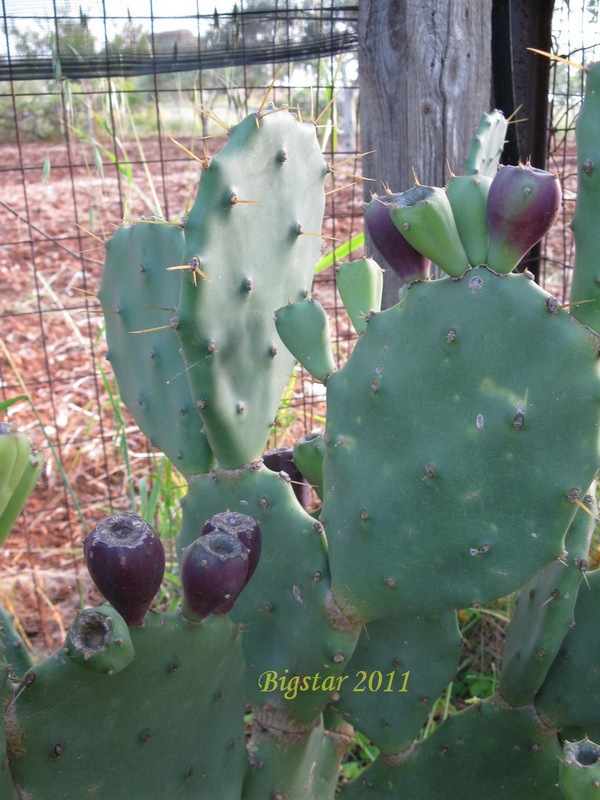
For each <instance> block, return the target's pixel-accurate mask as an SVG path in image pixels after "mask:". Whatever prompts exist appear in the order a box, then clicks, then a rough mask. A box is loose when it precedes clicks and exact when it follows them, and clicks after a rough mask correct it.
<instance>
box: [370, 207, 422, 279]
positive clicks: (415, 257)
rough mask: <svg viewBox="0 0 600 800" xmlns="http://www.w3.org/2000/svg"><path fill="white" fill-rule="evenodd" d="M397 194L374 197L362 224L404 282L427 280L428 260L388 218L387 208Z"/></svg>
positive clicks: (388, 211)
mask: <svg viewBox="0 0 600 800" xmlns="http://www.w3.org/2000/svg"><path fill="white" fill-rule="evenodd" d="M399 196H400V195H399V194H385V195H383V196H382V197H378V196H375V197H373V199H372V200H371V202H370V203H368V204H367V207H366V208H365V222H366V224H367V228H368V230H369V236H370V237H371V241H372V242H373V244H374V245H375V247H376V248H377V250H379V252H380V253H381V255H382V256H383V257H384V258H385V260H386V261H387V263H388V264H389V266H390V267H391V268H392V269H393V270H394V272H395V273H396V274H397V275H398V276H399V277H400V278H402V280H403V281H406V282H407V283H409V282H410V281H414V280H417V279H419V278H426V277H427V276H428V275H429V270H430V268H431V261H430V260H429V259H428V258H425V256H424V255H422V254H421V253H419V251H418V250H415V248H414V247H413V246H412V245H411V244H409V243H408V242H407V241H406V239H405V238H404V236H403V235H402V234H401V233H400V231H399V230H398V228H397V227H396V226H395V225H394V222H393V220H392V218H391V216H390V205H391V204H392V203H393V202H394V201H395V200H396V199H397V198H398V197H399Z"/></svg>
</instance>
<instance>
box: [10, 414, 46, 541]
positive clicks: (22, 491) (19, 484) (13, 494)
mask: <svg viewBox="0 0 600 800" xmlns="http://www.w3.org/2000/svg"><path fill="white" fill-rule="evenodd" d="M42 466H43V460H42V458H41V456H40V454H39V453H35V452H32V450H31V443H30V441H29V439H28V438H27V437H26V436H25V435H24V434H23V433H20V432H19V431H16V430H13V429H12V428H11V427H10V426H8V425H5V424H4V423H2V424H1V425H0V544H1V543H2V542H3V541H4V540H5V539H6V537H7V536H8V534H9V533H10V531H11V529H12V527H13V525H14V524H15V521H16V519H17V517H18V516H19V514H20V513H21V510H22V508H23V506H24V505H25V501H26V500H27V498H28V497H29V495H30V494H31V492H32V490H33V488H34V486H35V484H36V482H37V479H38V478H39V476H40V473H41V471H42Z"/></svg>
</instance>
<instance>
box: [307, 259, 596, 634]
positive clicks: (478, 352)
mask: <svg viewBox="0 0 600 800" xmlns="http://www.w3.org/2000/svg"><path fill="white" fill-rule="evenodd" d="M597 348H598V339H597V337H596V336H594V335H592V334H591V333H590V332H589V330H588V329H587V328H585V327H583V326H581V325H579V324H578V323H577V322H576V321H574V320H573V319H572V318H571V317H570V316H569V315H568V313H567V312H566V311H564V310H561V309H558V308H557V304H556V301H554V300H553V298H551V297H550V296H549V295H547V294H546V293H545V292H544V291H543V290H542V289H540V288H539V287H538V286H536V285H535V284H534V283H533V282H532V281H530V280H528V278H527V277H526V276H525V275H508V276H502V277H500V276H496V275H493V274H492V273H490V272H489V271H488V270H487V269H485V268H476V269H473V270H470V271H469V272H468V273H467V274H466V275H465V276H464V277H463V278H462V279H460V280H450V279H445V280H441V281H433V282H422V283H417V284H414V285H413V286H412V287H410V288H408V289H406V290H405V292H404V294H403V296H402V299H401V301H400V302H399V303H398V304H397V305H396V306H395V307H393V308H391V309H388V310H386V311H383V312H381V313H380V314H377V315H375V317H374V318H373V319H372V320H371V321H370V323H369V326H368V328H367V330H366V331H365V333H364V334H363V335H362V336H361V337H360V338H359V340H358V342H357V344H356V347H355V349H354V351H353V353H352V355H351V356H350V359H349V360H348V361H347V363H346V364H345V365H344V366H343V367H342V369H340V370H339V371H338V372H336V373H334V374H333V375H331V376H330V378H329V380H328V383H327V404H328V421H327V431H326V435H325V439H326V442H327V446H326V453H325V460H324V468H323V470H324V503H323V512H322V522H323V524H324V526H325V529H326V531H327V539H328V544H329V554H330V568H331V574H332V590H333V593H334V596H335V597H336V600H337V602H338V604H339V605H340V607H341V608H342V609H343V610H344V611H345V613H346V614H347V615H348V616H350V617H353V618H356V619H359V620H363V621H369V620H371V619H376V618H378V617H386V616H392V615H394V614H400V613H413V614H416V613H421V614H424V613H428V612H431V611H439V610H443V609H452V608H464V607H468V606H472V605H476V604H482V603H487V602H488V601H490V600H491V599H493V598H497V597H501V596H504V595H506V594H509V593H510V592H512V591H514V590H515V589H517V588H519V587H520V586H522V585H523V584H524V583H525V581H527V580H529V579H530V578H531V577H533V575H534V574H535V573H536V572H538V571H539V570H540V569H542V568H543V567H545V566H546V565H548V564H550V563H551V562H552V561H553V560H554V559H556V558H557V557H558V556H559V555H560V554H561V552H562V550H563V548H564V536H565V533H566V531H567V528H568V527H569V524H570V523H571V519H572V518H573V515H574V513H575V510H576V505H575V504H574V502H573V500H574V499H575V498H576V496H577V495H583V494H584V493H585V492H586V491H587V488H588V486H589V485H590V483H591V481H592V480H593V478H594V477H595V474H596V472H597V470H598V463H599V453H598V399H599V398H600V375H599V372H598V359H597ZM417 354H418V357H417ZM516 554H518V556H517V555H516Z"/></svg>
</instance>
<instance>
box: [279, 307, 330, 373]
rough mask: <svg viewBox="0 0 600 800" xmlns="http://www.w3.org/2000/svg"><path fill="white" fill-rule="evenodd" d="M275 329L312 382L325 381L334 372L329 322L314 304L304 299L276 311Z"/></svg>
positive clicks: (323, 311) (324, 313)
mask: <svg viewBox="0 0 600 800" xmlns="http://www.w3.org/2000/svg"><path fill="white" fill-rule="evenodd" d="M275 327H276V328H277V333H278V334H279V336H280V337H281V340H282V342H283V343H284V345H285V346H286V347H287V349H288V350H289V351H290V353H291V354H292V355H293V356H294V358H297V359H298V361H299V362H300V363H301V364H302V366H303V367H304V369H306V370H307V372H309V373H310V374H311V375H312V376H313V378H316V379H317V380H318V381H325V380H326V379H327V376H328V375H330V374H331V373H332V372H333V371H334V369H335V362H334V360H333V352H332V350H331V332H330V327H329V319H328V317H327V314H326V312H325V309H324V308H323V306H322V305H321V304H320V303H318V302H317V301H316V300H314V299H313V298H308V297H307V298H305V299H304V300H299V301H298V302H297V303H288V304H287V305H285V306H282V307H281V308H279V309H277V311H276V312H275Z"/></svg>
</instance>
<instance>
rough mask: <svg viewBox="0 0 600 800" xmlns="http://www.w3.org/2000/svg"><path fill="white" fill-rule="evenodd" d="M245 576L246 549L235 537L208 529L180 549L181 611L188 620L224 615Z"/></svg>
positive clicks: (242, 585) (246, 566)
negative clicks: (208, 530) (181, 550)
mask: <svg viewBox="0 0 600 800" xmlns="http://www.w3.org/2000/svg"><path fill="white" fill-rule="evenodd" d="M247 576H248V550H247V548H246V547H245V546H244V545H243V544H242V542H241V541H240V539H238V538H237V537H236V536H231V534H229V533H223V532H222V531H218V530H215V531H212V532H209V533H205V534H204V535H202V536H199V537H198V539H196V540H195V541H194V542H192V543H191V544H189V545H188V546H187V547H186V548H184V550H183V555H182V562H181V585H182V587H183V601H182V611H183V615H184V617H186V618H187V619H191V620H194V621H196V620H203V619H204V618H205V617H207V616H208V615H209V614H226V613H227V612H228V611H230V610H231V609H232V607H233V604H234V603H235V601H236V600H237V597H238V595H239V593H240V592H241V591H242V589H243V588H244V586H245V585H246V578H247Z"/></svg>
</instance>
